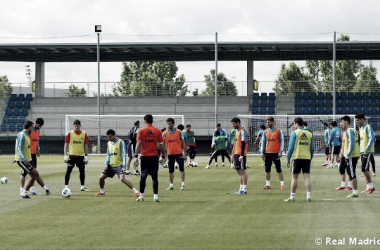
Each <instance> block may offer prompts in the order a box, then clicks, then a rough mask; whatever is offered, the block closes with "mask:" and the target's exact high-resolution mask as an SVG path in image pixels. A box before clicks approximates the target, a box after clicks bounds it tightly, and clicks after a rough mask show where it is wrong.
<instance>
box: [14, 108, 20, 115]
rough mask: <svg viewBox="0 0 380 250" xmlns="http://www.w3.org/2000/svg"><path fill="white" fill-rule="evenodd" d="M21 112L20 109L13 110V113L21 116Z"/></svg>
mask: <svg viewBox="0 0 380 250" xmlns="http://www.w3.org/2000/svg"><path fill="white" fill-rule="evenodd" d="M20 114H21V112H20V109H14V110H13V115H15V116H19V115H20Z"/></svg>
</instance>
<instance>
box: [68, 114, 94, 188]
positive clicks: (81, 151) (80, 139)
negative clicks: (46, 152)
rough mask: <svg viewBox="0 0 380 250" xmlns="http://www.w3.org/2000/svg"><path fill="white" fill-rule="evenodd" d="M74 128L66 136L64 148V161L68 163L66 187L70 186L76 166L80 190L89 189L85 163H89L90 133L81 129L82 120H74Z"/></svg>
mask: <svg viewBox="0 0 380 250" xmlns="http://www.w3.org/2000/svg"><path fill="white" fill-rule="evenodd" d="M73 126H74V130H70V132H69V133H67V135H66V137H65V146H64V148H63V153H64V155H65V156H64V158H63V161H64V162H65V163H67V170H66V174H65V188H69V181H70V175H71V172H72V171H73V168H74V167H75V166H77V167H78V169H79V179H80V185H81V186H80V191H85V192H86V191H89V190H88V189H87V188H86V187H85V185H84V183H85V178H86V174H85V165H86V164H87V163H88V156H87V154H88V141H89V140H88V135H87V134H86V132H85V131H82V130H81V122H80V121H79V120H75V121H74V122H73Z"/></svg>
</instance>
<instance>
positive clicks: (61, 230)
mask: <svg viewBox="0 0 380 250" xmlns="http://www.w3.org/2000/svg"><path fill="white" fill-rule="evenodd" d="M11 159H12V156H9V155H8V156H6V155H2V156H0V177H2V176H6V177H8V178H9V180H10V182H9V183H8V184H3V185H0V232H1V235H0V249H378V247H379V246H378V245H376V246H374V245H372V246H358V245H349V242H348V240H349V237H351V238H353V237H355V238H357V239H366V238H370V239H373V238H376V239H377V238H380V233H379V232H380V230H379V229H380V219H379V211H380V182H379V181H378V178H380V176H378V177H373V183H374V186H375V188H379V191H377V189H376V191H375V192H374V193H373V194H368V195H364V194H359V198H356V199H348V198H346V195H348V194H349V193H350V191H335V188H336V187H337V186H339V184H340V176H339V173H338V170H337V169H326V168H324V167H321V166H320V164H321V163H322V162H323V161H324V157H322V156H317V157H316V158H315V159H314V160H313V162H312V173H311V180H312V196H313V197H312V198H313V201H312V202H311V203H308V202H306V201H305V197H306V193H305V187H304V181H303V178H302V176H300V178H299V185H298V190H297V193H296V202H294V203H288V202H284V199H285V198H288V197H289V192H290V189H289V188H290V180H291V175H290V170H289V169H288V168H286V164H285V157H283V158H282V163H283V170H284V176H285V186H286V190H285V191H281V190H280V183H279V181H278V177H277V174H276V173H275V171H273V169H272V179H271V185H272V189H271V190H262V189H261V188H262V186H264V185H265V178H264V169H263V167H261V164H262V161H261V158H260V157H259V156H250V157H248V163H249V165H250V166H251V168H250V169H248V170H247V173H248V178H249V179H248V190H247V192H248V194H247V195H244V196H237V195H234V192H235V191H236V190H237V189H238V187H239V183H238V177H237V174H236V172H235V171H234V170H232V169H230V168H229V165H228V164H227V166H226V167H221V164H220V161H221V160H220V159H219V167H218V168H215V167H214V164H212V165H211V168H210V169H208V170H206V169H204V167H205V165H206V161H207V160H208V157H204V156H203V157H197V159H196V161H198V162H199V167H198V168H186V190H184V191H181V190H180V183H181V182H180V178H179V172H178V170H176V173H175V180H174V181H175V183H174V185H175V190H173V191H168V190H166V188H167V187H168V185H169V178H168V172H167V169H160V172H159V198H160V201H161V202H160V203H154V202H153V194H152V181H151V179H150V177H149V178H148V180H147V189H146V192H145V201H144V202H136V201H135V200H136V198H134V197H133V192H132V191H131V190H129V189H128V188H127V187H126V186H125V185H124V184H122V183H121V182H120V181H119V180H118V179H117V178H116V177H115V178H113V179H107V180H106V186H105V189H106V195H105V196H104V197H96V196H95V193H96V192H98V191H99V186H98V178H99V175H100V172H101V171H102V169H103V167H104V165H103V164H104V161H105V157H104V156H90V157H89V160H90V163H89V165H87V167H86V187H87V188H88V189H90V192H80V191H79V188H80V184H79V172H78V169H74V171H73V173H72V174H71V181H70V188H71V190H72V192H73V194H72V196H71V197H70V198H68V199H66V198H63V197H62V196H61V190H62V189H63V187H64V174H65V171H66V166H65V164H64V163H63V156H48V155H42V156H41V157H40V158H38V170H39V172H40V174H41V176H42V178H43V179H44V180H45V182H46V184H47V186H48V187H49V188H50V190H51V192H52V194H51V195H50V196H46V195H44V194H43V190H42V188H40V187H37V188H36V189H37V191H38V192H39V193H40V195H38V196H33V197H32V199H30V200H21V199H20V198H19V173H20V169H19V167H18V166H17V165H15V164H10V160H11ZM379 160H380V159H379V158H376V161H377V162H380V161H379ZM357 170H358V171H357V176H358V186H359V191H362V190H363V189H365V180H364V177H362V174H361V171H360V167H358V168H357ZM127 178H128V179H129V180H130V181H131V182H132V183H133V184H134V185H135V186H136V188H137V189H139V179H140V178H139V177H138V176H127ZM318 237H320V238H321V239H322V245H317V244H316V243H315V241H316V238H318ZM327 238H330V239H331V240H333V239H336V240H337V242H339V241H338V240H341V239H345V242H344V243H345V245H344V246H333V245H329V244H327V245H326V239H327ZM341 243H342V242H341Z"/></svg>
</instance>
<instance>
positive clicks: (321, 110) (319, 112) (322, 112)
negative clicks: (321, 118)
mask: <svg viewBox="0 0 380 250" xmlns="http://www.w3.org/2000/svg"><path fill="white" fill-rule="evenodd" d="M324 113H325V108H324V107H318V110H317V114H320V115H323V114H324Z"/></svg>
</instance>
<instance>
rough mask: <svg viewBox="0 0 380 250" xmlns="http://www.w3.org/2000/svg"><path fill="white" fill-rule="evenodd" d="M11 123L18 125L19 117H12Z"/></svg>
mask: <svg viewBox="0 0 380 250" xmlns="http://www.w3.org/2000/svg"><path fill="white" fill-rule="evenodd" d="M9 122H10V123H18V116H11V117H10V118H9Z"/></svg>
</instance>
